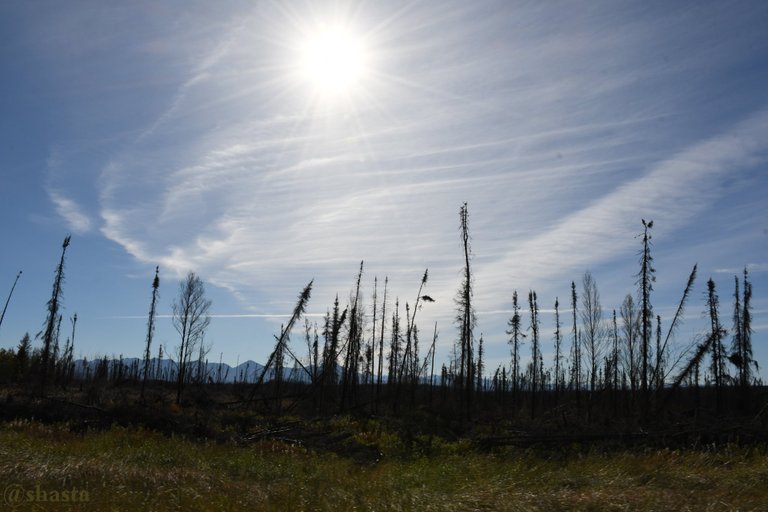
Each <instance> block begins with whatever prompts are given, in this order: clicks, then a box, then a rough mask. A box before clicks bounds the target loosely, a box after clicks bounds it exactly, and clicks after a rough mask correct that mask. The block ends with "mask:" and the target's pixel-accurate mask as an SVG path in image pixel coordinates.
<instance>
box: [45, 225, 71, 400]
mask: <svg viewBox="0 0 768 512" xmlns="http://www.w3.org/2000/svg"><path fill="white" fill-rule="evenodd" d="M70 239H71V237H70V236H69V235H67V236H66V237H65V238H64V242H63V243H62V244H61V258H60V259H59V264H58V266H57V267H56V274H55V277H54V279H53V292H52V293H51V298H50V300H49V301H48V317H47V319H46V321H45V328H44V330H43V331H42V332H41V333H39V334H42V336H43V352H42V355H41V358H40V393H41V394H43V395H44V394H45V386H46V383H47V381H48V374H49V373H50V371H51V366H52V361H51V358H52V356H53V348H54V344H55V342H56V339H55V338H56V324H57V322H58V321H59V316H60V315H59V308H60V307H61V295H62V291H61V287H62V285H63V284H64V257H65V255H66V253H67V247H69V241H70ZM39 334H38V336H39Z"/></svg>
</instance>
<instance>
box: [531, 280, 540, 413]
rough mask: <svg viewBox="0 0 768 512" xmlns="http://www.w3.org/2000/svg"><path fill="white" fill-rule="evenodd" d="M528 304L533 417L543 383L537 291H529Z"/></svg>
mask: <svg viewBox="0 0 768 512" xmlns="http://www.w3.org/2000/svg"><path fill="white" fill-rule="evenodd" d="M528 305H529V308H530V313H531V327H530V329H531V418H533V417H534V415H535V413H536V393H538V392H539V389H540V388H543V385H542V376H543V368H542V364H541V347H540V346H539V306H538V304H537V301H536V292H534V291H533V290H531V291H529V292H528Z"/></svg>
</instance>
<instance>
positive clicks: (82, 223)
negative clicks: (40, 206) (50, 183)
mask: <svg viewBox="0 0 768 512" xmlns="http://www.w3.org/2000/svg"><path fill="white" fill-rule="evenodd" d="M48 195H49V197H50V198H51V201H53V204H54V206H55V207H56V213H58V214H59V215H60V216H61V218H63V219H64V221H65V222H66V223H67V226H68V227H69V229H71V230H72V231H73V232H74V233H76V234H78V235H83V234H85V233H88V232H89V231H90V230H91V227H92V225H93V224H92V222H91V219H90V218H89V217H88V216H87V215H86V214H85V213H83V211H82V210H81V209H80V207H79V206H78V205H77V203H76V202H74V201H73V200H72V199H69V198H68V197H65V196H63V195H62V194H60V193H58V192H55V191H51V192H49V194H48Z"/></svg>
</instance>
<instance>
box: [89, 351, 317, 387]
mask: <svg viewBox="0 0 768 512" xmlns="http://www.w3.org/2000/svg"><path fill="white" fill-rule="evenodd" d="M104 360H105V359H104V358H99V359H90V360H84V359H78V360H76V361H74V365H75V376H76V377H79V378H85V377H91V378H92V377H93V376H94V375H96V373H97V372H98V371H99V366H100V365H101V364H102V363H103V361H104ZM106 363H107V365H106V371H107V372H109V376H110V377H114V376H115V375H116V374H117V373H118V372H119V373H121V374H122V375H123V376H124V377H125V378H130V377H133V376H134V375H136V376H141V375H143V372H144V360H143V359H139V358H136V357H130V358H124V359H114V358H112V359H110V358H107V359H106ZM188 370H189V371H190V373H191V376H192V378H197V376H198V372H199V371H201V370H202V373H203V375H204V377H203V379H204V380H205V381H206V382H215V383H230V384H231V383H234V382H246V383H254V382H256V381H257V380H258V379H259V378H260V377H261V374H262V373H263V372H264V365H262V364H260V363H257V362H256V361H251V360H248V361H245V362H244V363H240V364H239V365H237V366H234V367H233V366H230V365H228V364H226V363H211V362H208V363H203V365H202V368H200V367H199V365H198V362H197V361H192V362H190V363H189V366H188ZM149 371H150V377H151V378H154V379H160V380H168V381H173V380H175V379H176V375H177V371H178V365H177V363H176V361H172V360H170V359H162V360H158V359H157V358H152V359H151V360H150V363H149ZM274 377H275V372H274V369H272V370H270V371H269V372H268V373H267V375H265V376H264V380H265V381H269V380H272V379H273V378H274ZM283 378H284V379H290V380H293V381H305V382H309V376H308V375H307V373H306V372H305V371H304V370H303V369H302V368H301V367H295V368H294V367H291V368H284V369H283Z"/></svg>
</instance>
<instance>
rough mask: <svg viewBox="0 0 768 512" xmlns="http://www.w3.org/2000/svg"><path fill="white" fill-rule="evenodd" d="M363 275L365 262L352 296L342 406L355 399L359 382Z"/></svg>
mask: <svg viewBox="0 0 768 512" xmlns="http://www.w3.org/2000/svg"><path fill="white" fill-rule="evenodd" d="M362 277H363V262H362V261H361V262H360V271H359V272H358V274H357V282H356V285H355V293H354V295H353V296H352V301H351V304H352V306H351V309H350V311H349V331H348V334H349V336H348V337H347V351H346V357H345V360H344V379H343V381H342V390H341V408H342V409H344V407H345V406H346V405H347V399H348V398H350V399H351V400H352V401H354V398H353V397H354V395H355V392H356V389H357V384H358V375H359V367H358V362H359V361H360V350H361V344H362V337H363V332H362V318H361V316H362V315H361V314H360V313H361V311H359V309H358V305H359V302H360V281H361V279H362Z"/></svg>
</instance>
